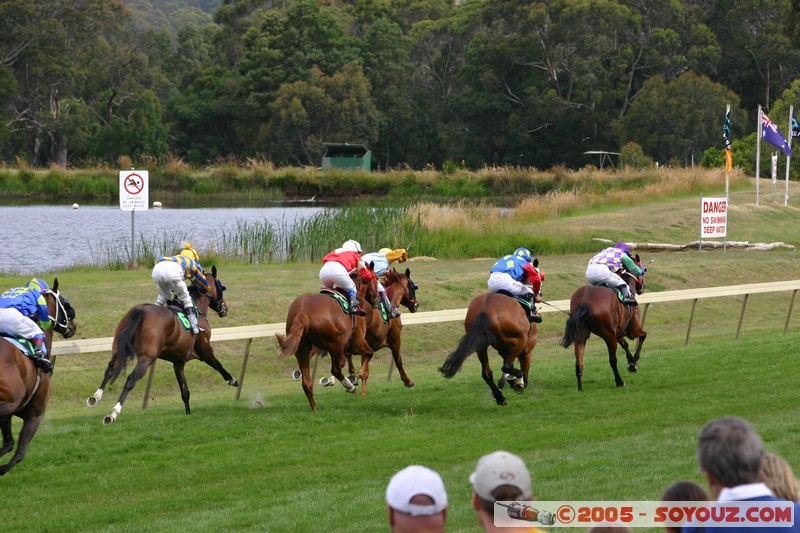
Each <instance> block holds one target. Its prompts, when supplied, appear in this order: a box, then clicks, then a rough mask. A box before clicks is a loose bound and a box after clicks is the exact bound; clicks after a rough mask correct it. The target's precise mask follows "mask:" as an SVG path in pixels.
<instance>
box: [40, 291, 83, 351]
mask: <svg viewBox="0 0 800 533" xmlns="http://www.w3.org/2000/svg"><path fill="white" fill-rule="evenodd" d="M45 300H47V309H48V314H50V313H52V314H50V320H51V321H52V322H53V330H54V331H56V332H58V333H60V334H61V335H62V336H63V337H64V338H65V339H69V338H70V337H72V336H73V335H75V331H76V330H77V329H78V325H77V324H76V323H75V309H73V308H72V305H70V303H69V300H67V299H66V298H64V297H63V296H61V293H60V292H58V278H56V279H55V281H53V285H52V287H51V289H50V290H49V291H48V293H47V294H46V295H45Z"/></svg>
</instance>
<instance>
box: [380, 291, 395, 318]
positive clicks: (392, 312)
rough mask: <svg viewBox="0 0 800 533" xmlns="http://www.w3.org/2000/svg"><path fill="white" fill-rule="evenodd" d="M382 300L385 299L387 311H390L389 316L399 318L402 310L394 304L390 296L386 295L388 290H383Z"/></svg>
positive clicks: (384, 303)
mask: <svg viewBox="0 0 800 533" xmlns="http://www.w3.org/2000/svg"><path fill="white" fill-rule="evenodd" d="M380 295H381V300H383V305H384V306H385V307H386V312H387V313H389V318H397V317H399V316H400V311H399V310H398V309H397V308H396V307H395V306H393V305H392V302H390V301H389V297H388V296H386V291H381V292H380Z"/></svg>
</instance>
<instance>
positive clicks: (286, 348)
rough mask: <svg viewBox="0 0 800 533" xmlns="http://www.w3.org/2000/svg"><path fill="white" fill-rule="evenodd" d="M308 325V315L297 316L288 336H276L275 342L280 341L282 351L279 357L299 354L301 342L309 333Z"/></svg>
mask: <svg viewBox="0 0 800 533" xmlns="http://www.w3.org/2000/svg"><path fill="white" fill-rule="evenodd" d="M308 323H309V320H308V315H304V314H303V315H296V316H295V319H294V321H293V322H292V327H291V328H290V329H289V332H288V333H287V334H286V335H281V334H280V333H278V334H277V335H275V340H276V341H278V346H279V347H280V349H281V352H280V354H279V356H278V357H281V358H283V357H286V356H287V355H289V354H293V353H295V352H297V347H298V346H300V340H301V339H302V338H303V335H305V334H306V331H308Z"/></svg>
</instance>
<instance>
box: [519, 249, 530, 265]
mask: <svg viewBox="0 0 800 533" xmlns="http://www.w3.org/2000/svg"><path fill="white" fill-rule="evenodd" d="M514 255H516V256H517V257H519V258H520V259H522V260H523V261H525V262H526V263H530V262H531V261H533V256H532V255H531V251H530V250H528V249H527V248H517V249H516V250H514Z"/></svg>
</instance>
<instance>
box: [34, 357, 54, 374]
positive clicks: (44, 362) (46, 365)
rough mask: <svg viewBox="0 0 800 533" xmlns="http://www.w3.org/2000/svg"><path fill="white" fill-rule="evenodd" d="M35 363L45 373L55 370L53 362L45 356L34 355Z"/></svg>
mask: <svg viewBox="0 0 800 533" xmlns="http://www.w3.org/2000/svg"><path fill="white" fill-rule="evenodd" d="M33 365H34V366H35V367H36V368H38V369H40V370H41V371H42V372H44V373H45V374H49V373H50V372H52V371H53V362H52V361H50V360H49V359H45V358H44V357H41V358H40V357H34V358H33Z"/></svg>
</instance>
